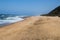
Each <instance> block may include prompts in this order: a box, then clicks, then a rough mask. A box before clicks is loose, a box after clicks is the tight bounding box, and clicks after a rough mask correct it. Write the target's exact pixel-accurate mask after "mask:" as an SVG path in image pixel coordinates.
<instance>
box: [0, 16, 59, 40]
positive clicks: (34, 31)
mask: <svg viewBox="0 0 60 40" xmlns="http://www.w3.org/2000/svg"><path fill="white" fill-rule="evenodd" d="M0 40H60V17H46V16H32V17H29V18H26V19H25V20H24V21H21V22H16V23H14V24H10V25H7V26H4V27H2V28H0Z"/></svg>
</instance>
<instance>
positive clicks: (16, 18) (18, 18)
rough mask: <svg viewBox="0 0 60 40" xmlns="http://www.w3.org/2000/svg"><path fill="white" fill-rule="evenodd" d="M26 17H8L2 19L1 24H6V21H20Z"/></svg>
mask: <svg viewBox="0 0 60 40" xmlns="http://www.w3.org/2000/svg"><path fill="white" fill-rule="evenodd" d="M22 20H24V19H22V18H20V17H19V16H15V17H7V18H6V19H5V20H0V24H5V23H9V24H10V23H14V22H18V21H22Z"/></svg>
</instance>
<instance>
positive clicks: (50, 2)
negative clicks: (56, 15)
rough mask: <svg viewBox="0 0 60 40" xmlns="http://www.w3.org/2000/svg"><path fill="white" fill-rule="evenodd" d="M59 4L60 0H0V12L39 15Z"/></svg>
mask: <svg viewBox="0 0 60 40" xmlns="http://www.w3.org/2000/svg"><path fill="white" fill-rule="evenodd" d="M59 5H60V0H0V12H2V13H4V12H5V13H8V14H10V13H14V14H22V15H27V14H29V15H30V14H32V15H39V14H42V13H48V12H50V11H51V10H53V9H54V8H56V7H57V6H59Z"/></svg>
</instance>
